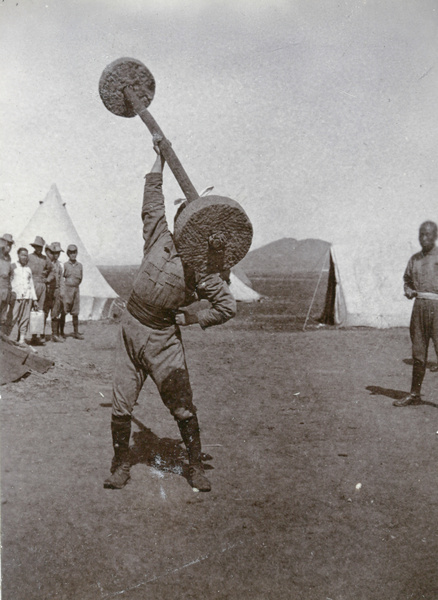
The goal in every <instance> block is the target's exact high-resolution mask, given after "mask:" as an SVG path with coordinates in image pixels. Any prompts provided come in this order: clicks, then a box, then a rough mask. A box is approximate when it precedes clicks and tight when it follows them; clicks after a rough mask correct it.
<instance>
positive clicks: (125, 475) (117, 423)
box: [103, 415, 131, 490]
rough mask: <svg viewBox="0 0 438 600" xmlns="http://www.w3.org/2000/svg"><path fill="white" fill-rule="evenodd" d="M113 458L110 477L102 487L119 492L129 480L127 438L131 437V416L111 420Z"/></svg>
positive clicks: (129, 466) (114, 417)
mask: <svg viewBox="0 0 438 600" xmlns="http://www.w3.org/2000/svg"><path fill="white" fill-rule="evenodd" d="M111 434H112V438H113V447H114V457H113V460H112V463H111V476H110V477H108V479H105V481H104V484H103V487H104V488H108V489H112V490H120V489H122V488H123V487H125V485H126V484H127V483H128V481H129V479H130V468H131V462H130V457H129V438H130V436H131V416H130V415H126V416H125V417H116V416H114V415H113V417H112V420H111Z"/></svg>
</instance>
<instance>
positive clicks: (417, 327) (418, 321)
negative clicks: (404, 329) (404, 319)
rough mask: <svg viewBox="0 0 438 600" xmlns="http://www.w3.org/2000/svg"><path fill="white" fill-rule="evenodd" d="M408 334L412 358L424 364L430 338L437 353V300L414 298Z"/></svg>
mask: <svg viewBox="0 0 438 600" xmlns="http://www.w3.org/2000/svg"><path fill="white" fill-rule="evenodd" d="M410 334H411V341H412V358H413V359H414V361H418V362H420V363H421V364H422V365H424V366H426V362H427V353H428V349H429V342H430V340H431V339H432V340H433V343H434V346H435V351H436V352H437V354H438V300H429V299H426V298H416V300H415V303H414V307H413V309H412V315H411V324H410Z"/></svg>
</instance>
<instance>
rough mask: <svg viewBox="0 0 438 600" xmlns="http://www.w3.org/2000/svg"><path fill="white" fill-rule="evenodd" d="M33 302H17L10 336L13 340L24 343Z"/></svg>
mask: <svg viewBox="0 0 438 600" xmlns="http://www.w3.org/2000/svg"><path fill="white" fill-rule="evenodd" d="M31 308H32V300H15V304H14V308H13V314H12V323H11V326H12V330H11V333H10V334H9V337H10V338H11V340H14V342H17V341H18V340H21V341H23V340H24V338H25V337H26V335H27V331H28V329H29V319H30V309H31Z"/></svg>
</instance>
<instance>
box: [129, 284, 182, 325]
mask: <svg viewBox="0 0 438 600" xmlns="http://www.w3.org/2000/svg"><path fill="white" fill-rule="evenodd" d="M127 309H128V312H129V313H130V314H131V315H132V316H133V317H134V318H135V319H137V321H140V323H141V324H142V325H146V326H147V327H151V328H152V329H166V327H170V326H172V325H175V313H176V311H175V310H172V309H165V308H158V307H157V306H151V305H150V304H146V302H144V301H143V300H142V299H141V298H140V297H139V296H138V295H137V294H136V293H135V292H132V293H131V296H130V298H129V300H128V305H127Z"/></svg>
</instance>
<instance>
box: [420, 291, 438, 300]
mask: <svg viewBox="0 0 438 600" xmlns="http://www.w3.org/2000/svg"><path fill="white" fill-rule="evenodd" d="M417 298H420V299H423V300H438V294H434V293H433V292H417Z"/></svg>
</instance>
